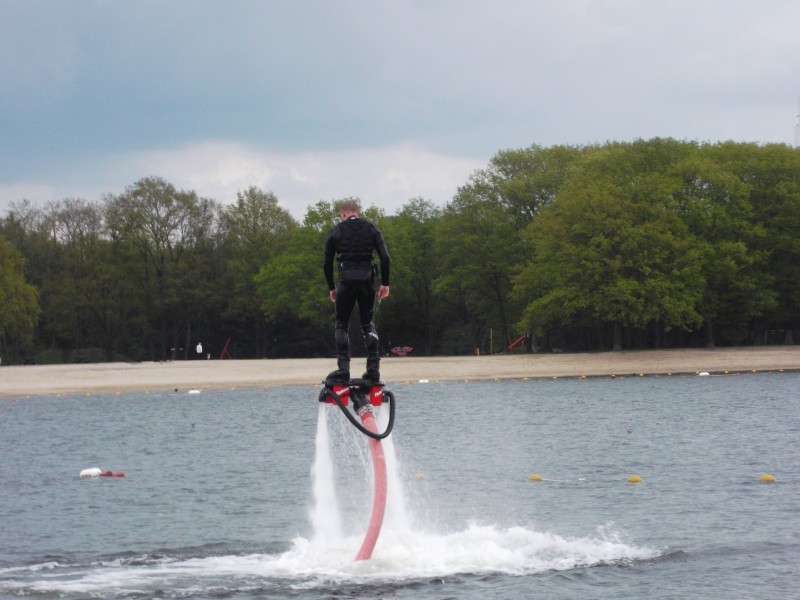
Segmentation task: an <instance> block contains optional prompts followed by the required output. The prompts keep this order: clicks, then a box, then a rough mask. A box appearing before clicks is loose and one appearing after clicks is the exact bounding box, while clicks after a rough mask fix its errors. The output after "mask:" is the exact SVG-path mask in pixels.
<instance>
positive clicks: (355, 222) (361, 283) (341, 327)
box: [322, 217, 390, 380]
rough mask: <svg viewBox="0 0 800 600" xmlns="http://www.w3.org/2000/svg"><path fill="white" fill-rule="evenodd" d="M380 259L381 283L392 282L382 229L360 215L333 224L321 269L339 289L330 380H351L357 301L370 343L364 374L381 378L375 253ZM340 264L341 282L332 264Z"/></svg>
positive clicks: (330, 283)
mask: <svg viewBox="0 0 800 600" xmlns="http://www.w3.org/2000/svg"><path fill="white" fill-rule="evenodd" d="M374 252H377V254H378V257H379V258H380V261H381V269H380V278H381V285H385V286H388V285H389V267H390V259H389V251H388V250H387V249H386V242H385V241H384V239H383V234H382V233H381V231H380V229H378V228H377V227H375V226H374V225H373V224H372V223H370V222H369V221H365V220H364V219H361V218H359V217H350V218H348V219H346V220H344V221H342V222H340V223H338V224H337V225H336V226H335V227H333V228H332V229H331V230H330V232H329V233H328V237H327V238H326V240H325V259H324V261H323V264H322V270H323V272H324V273H325V280H326V281H327V283H328V289H329V290H333V289H335V290H336V309H335V310H336V329H335V339H336V352H337V359H338V370H337V371H335V372H334V373H331V375H329V379H331V378H332V376H333V378H336V379H344V378H347V379H349V377H350V340H349V339H348V336H347V328H348V324H349V322H350V315H351V314H352V312H353V308H354V307H355V305H356V303H358V315H359V319H360V321H361V333H363V334H364V341H365V343H366V346H367V372H366V373H365V374H364V376H365V377H369V378H371V379H374V380H377V379H378V378H379V365H380V351H379V344H378V333H377V331H376V330H375V325H374V324H373V322H372V316H373V310H374V306H375V265H374V264H373V262H372V257H373V253H374ZM334 259H336V260H337V261H338V263H339V283H338V284H335V283H334V278H333V263H334Z"/></svg>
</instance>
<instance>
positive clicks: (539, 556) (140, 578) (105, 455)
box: [0, 373, 800, 599]
mask: <svg viewBox="0 0 800 600" xmlns="http://www.w3.org/2000/svg"><path fill="white" fill-rule="evenodd" d="M390 388H391V389H392V390H393V391H394V393H395V395H396V398H397V418H396V423H395V428H394V432H393V434H392V435H391V437H390V438H389V439H388V440H387V441H385V442H384V448H385V449H386V452H387V459H388V466H389V471H390V478H389V485H390V490H389V491H390V493H389V502H388V506H387V515H386V520H385V522H384V527H383V531H382V533H381V537H380V538H379V540H378V543H377V546H376V548H375V552H374V554H373V558H372V559H371V560H369V561H365V562H359V563H356V562H354V561H353V558H354V556H355V554H356V551H357V550H358V548H359V546H360V543H361V540H362V538H363V535H364V531H365V528H366V525H367V521H368V519H369V510H370V505H371V489H372V483H371V478H370V477H371V472H372V471H371V470H372V467H371V464H370V456H369V452H368V450H367V445H366V441H365V439H364V438H363V436H361V435H360V434H358V433H357V432H355V430H354V429H353V428H352V426H350V425H349V424H348V423H347V422H346V421H345V420H344V419H343V417H342V415H341V414H339V413H338V412H337V411H338V409H336V408H335V407H333V406H327V405H325V407H324V408H323V409H322V410H320V409H319V403H318V401H317V393H318V388H316V387H314V386H301V387H285V388H272V389H227V390H200V391H199V393H188V390H181V391H177V392H174V391H171V392H169V393H149V394H145V393H123V394H118V395H116V394H107V395H100V394H93V395H67V396H44V397H31V398H23V397H17V398H0V456H2V460H0V598H17V597H20V596H29V597H42V598H93V597H96V598H236V599H239V598H241V599H250V598H304V599H305V598H309V599H310V598H314V599H319V598H353V597H364V598H400V599H402V598H408V599H411V598H414V599H426V598H430V599H434V598H436V599H438V598H459V599H461V598H476V599H477V598H542V599H544V598H698V599H704V598H708V599H711V598H714V599H716V598H791V597H795V598H797V597H800V591H798V590H800V568H799V567H798V565H800V466H799V465H800V443H798V440H799V439H800V394H799V393H798V388H800V375H798V374H788V373H786V374H781V373H774V374H746V375H728V376H711V377H663V378H654V377H641V378H636V377H631V378H615V379H610V378H607V379H606V378H600V379H558V380H530V381H523V380H508V381H492V382H456V383H444V382H442V383H438V382H429V383H407V384H392V385H390ZM385 412H386V409H385V407H384V408H383V409H381V413H385ZM385 420H386V415H385V414H381V415H379V423H381V424H385ZM320 431H323V432H324V433H325V434H326V435H327V436H328V437H329V442H328V443H327V444H321V443H320V441H319V440H320V436H319V432H320ZM320 458H323V459H325V458H327V459H329V460H330V461H331V464H332V465H333V467H332V469H333V471H334V473H333V477H334V483H335V497H330V494H323V493H322V492H321V491H320V489H319V486H318V485H317V483H318V481H317V479H318V478H317V477H315V476H312V465H315V464H317V465H319V463H320ZM88 467H100V468H102V469H109V470H113V471H124V472H125V474H126V476H125V477H121V478H94V479H81V478H79V477H78V475H79V473H80V471H81V470H82V469H85V468H88ZM318 468H319V467H316V469H317V470H318ZM763 473H771V474H772V475H774V476H775V478H776V480H777V481H776V482H775V483H763V482H761V481H760V480H759V478H760V476H761V475H762V474H763ZM532 474H538V475H541V477H542V480H541V481H532V480H531V479H530V478H529V476H530V475H532ZM631 475H639V476H640V477H641V478H642V482H641V483H635V484H634V483H628V481H627V480H628V477H629V476H631ZM334 525H335V526H334Z"/></svg>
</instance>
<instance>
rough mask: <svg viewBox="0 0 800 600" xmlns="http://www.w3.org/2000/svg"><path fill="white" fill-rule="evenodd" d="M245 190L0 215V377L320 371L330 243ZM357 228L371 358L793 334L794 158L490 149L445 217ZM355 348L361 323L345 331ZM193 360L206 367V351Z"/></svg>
mask: <svg viewBox="0 0 800 600" xmlns="http://www.w3.org/2000/svg"><path fill="white" fill-rule="evenodd" d="M336 205H337V201H336V200H330V201H319V202H317V203H316V204H314V205H311V206H309V207H308V208H307V210H306V213H305V216H304V217H303V219H302V221H301V222H298V221H297V220H295V219H294V218H293V217H292V216H291V215H290V214H289V213H288V212H287V211H286V210H285V209H284V208H282V207H281V206H280V203H279V199H278V198H277V197H276V196H275V195H274V194H273V193H271V192H269V191H266V190H262V189H259V188H257V187H251V188H249V189H247V190H244V191H241V192H239V193H237V197H236V199H235V201H233V202H230V203H226V204H223V203H220V202H218V201H215V200H212V199H208V198H202V197H199V196H198V195H197V194H196V193H195V192H193V191H186V190H179V189H176V188H175V187H174V186H173V185H172V184H170V183H169V182H167V181H165V180H164V179H162V178H158V177H147V178H144V179H141V180H139V181H137V182H135V183H134V184H132V185H130V186H129V187H128V188H126V189H125V191H124V192H122V193H120V194H109V195H107V196H104V197H102V198H100V199H99V200H94V201H91V200H86V199H82V198H66V199H63V200H61V201H58V202H53V203H50V204H48V205H47V206H44V207H39V206H36V205H34V204H32V203H31V202H29V201H27V200H21V201H19V202H16V203H13V204H12V205H11V207H10V209H9V210H8V211H7V214H6V216H5V217H3V218H2V220H0V306H2V310H0V330H1V331H2V340H1V341H2V347H0V352H2V356H3V357H4V358H6V359H7V360H5V361H4V362H5V363H6V364H7V363H8V362H24V361H36V362H66V361H81V360H85V361H101V360H104V361H113V360H130V361H140V360H171V359H183V358H201V357H202V358H206V357H208V356H212V357H214V358H217V357H219V356H221V355H223V352H224V354H225V356H230V357H232V358H260V357H273V358H277V357H321V356H333V355H334V346H333V308H332V305H331V303H330V301H329V299H328V294H327V289H326V286H325V283H324V279H323V276H322V269H321V263H322V246H323V240H324V238H325V235H326V234H327V231H328V230H329V229H330V227H331V226H332V225H333V224H334V223H335V219H336V214H337V213H336ZM364 216H365V217H366V218H367V219H370V220H372V221H373V222H375V223H376V224H377V225H378V226H379V227H380V228H381V230H382V231H383V233H384V237H385V238H386V240H387V244H388V246H389V251H390V253H391V255H392V281H391V289H392V295H391V296H390V298H389V299H387V300H386V301H385V302H383V303H382V304H381V305H379V306H378V307H377V310H376V324H377V326H378V329H379V332H380V334H381V339H382V344H383V350H384V352H389V351H390V350H391V348H392V347H397V346H410V347H413V348H414V353H416V354H424V355H431V354H468V353H474V352H482V353H487V352H492V353H496V352H504V351H509V346H511V345H512V344H513V343H514V342H517V343H518V344H517V345H516V346H514V348H515V349H517V350H523V351H537V352H539V351H544V352H550V351H597V350H612V349H613V350H621V349H628V348H637V349H638V348H668V347H691V346H705V347H711V346H714V345H748V344H752V345H757V344H767V343H795V340H798V339H800V329H799V326H800V149H796V148H791V147H789V146H786V145H780V144H768V145H759V144H751V143H738V142H724V143H714V144H710V143H699V142H691V141H678V140H674V139H664V138H655V139H650V140H636V141H634V142H608V143H605V144H598V145H588V146H561V145H558V146H551V147H540V146H536V145H534V146H531V147H528V148H523V149H512V150H504V151H501V152H498V153H497V154H496V155H495V156H494V157H493V158H492V159H491V160H490V161H489V164H488V165H487V166H486V167H485V168H483V169H480V170H477V171H476V172H474V173H473V174H472V175H471V176H470V177H469V179H468V180H467V181H466V182H465V183H464V184H463V185H462V186H461V187H460V188H459V189H458V191H457V193H456V194H455V195H454V197H453V198H452V200H451V201H450V202H448V203H447V204H446V205H445V206H443V207H440V206H437V205H435V204H433V203H432V202H430V201H428V200H425V199H423V198H412V199H409V200H408V202H407V203H406V204H405V205H404V206H403V207H402V208H401V209H400V210H398V211H396V213H395V214H392V215H387V214H386V213H385V211H383V210H381V209H380V208H378V207H376V206H369V207H367V208H366V209H365V210H364ZM351 340H352V341H353V342H354V344H353V345H354V352H355V353H359V352H363V348H362V347H359V341H360V334H359V332H358V329H357V327H355V326H354V327H353V329H352V331H351ZM198 343H201V344H202V347H203V351H202V353H200V354H198V353H197V351H196V350H197V349H198V347H197V344H198Z"/></svg>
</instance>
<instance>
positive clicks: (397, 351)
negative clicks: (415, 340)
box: [390, 346, 414, 356]
mask: <svg viewBox="0 0 800 600" xmlns="http://www.w3.org/2000/svg"><path fill="white" fill-rule="evenodd" d="M413 351H414V349H413V348H412V347H411V346H395V347H394V348H392V349H391V350H390V352H391V353H392V354H394V355H395V356H408V355H409V354H411V353H412V352H413Z"/></svg>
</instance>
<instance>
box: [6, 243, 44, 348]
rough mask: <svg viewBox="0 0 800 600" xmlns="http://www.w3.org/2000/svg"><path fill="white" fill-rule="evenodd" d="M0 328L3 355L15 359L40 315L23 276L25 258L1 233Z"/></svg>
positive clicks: (32, 289) (33, 289)
mask: <svg viewBox="0 0 800 600" xmlns="http://www.w3.org/2000/svg"><path fill="white" fill-rule="evenodd" d="M0 306H2V307H3V309H2V310H0V331H1V332H2V336H3V347H4V352H3V353H4V354H5V355H6V356H10V357H11V358H12V360H13V359H15V358H16V359H18V358H19V357H20V355H21V354H22V353H23V352H24V349H25V348H26V347H28V345H29V344H30V343H31V341H32V336H33V332H34V329H35V327H36V323H37V320H38V318H39V314H40V307H39V300H38V294H37V289H36V287H35V286H33V285H31V284H30V283H28V281H27V280H26V279H25V259H24V258H23V256H22V254H20V252H19V251H17V250H16V249H15V248H14V247H13V246H12V245H11V244H10V243H8V241H7V240H6V239H5V238H4V237H2V236H0Z"/></svg>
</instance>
